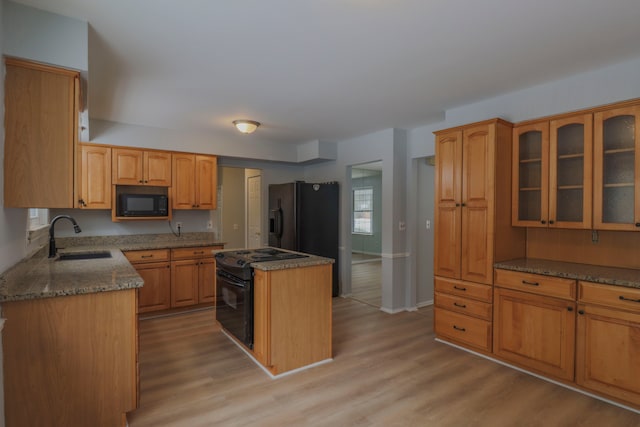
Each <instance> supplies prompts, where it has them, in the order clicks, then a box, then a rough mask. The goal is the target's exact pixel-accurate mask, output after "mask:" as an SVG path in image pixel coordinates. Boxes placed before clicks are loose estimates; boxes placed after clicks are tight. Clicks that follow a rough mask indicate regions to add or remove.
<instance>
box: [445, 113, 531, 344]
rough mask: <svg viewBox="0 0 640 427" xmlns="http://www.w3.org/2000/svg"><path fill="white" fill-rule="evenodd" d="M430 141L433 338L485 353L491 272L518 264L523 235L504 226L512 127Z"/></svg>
mask: <svg viewBox="0 0 640 427" xmlns="http://www.w3.org/2000/svg"><path fill="white" fill-rule="evenodd" d="M435 135H436V175H435V193H436V194H435V197H436V201H435V230H436V234H435V262H434V270H435V311H434V313H435V332H436V335H437V336H438V337H439V338H442V339H445V340H448V341H454V342H457V343H459V344H462V345H465V346H469V347H472V348H473V349H475V350H479V351H483V352H487V353H490V352H491V342H492V335H491V334H492V313H493V306H492V303H493V298H492V295H493V292H492V285H493V264H494V262H497V261H504V260H507V259H513V258H522V257H524V256H525V230H523V229H517V228H514V227H512V226H511V155H512V145H511V138H512V124H511V123H508V122H506V121H504V120H500V119H492V120H488V121H484V122H479V123H473V124H470V125H466V126H460V127H456V128H452V129H446V130H443V131H439V132H435Z"/></svg>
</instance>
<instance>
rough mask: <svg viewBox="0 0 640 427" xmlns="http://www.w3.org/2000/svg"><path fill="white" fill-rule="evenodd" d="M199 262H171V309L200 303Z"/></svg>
mask: <svg viewBox="0 0 640 427" xmlns="http://www.w3.org/2000/svg"><path fill="white" fill-rule="evenodd" d="M199 263H200V262H199V261H198V260H181V261H171V307H184V306H188V305H195V304H197V303H198V266H199Z"/></svg>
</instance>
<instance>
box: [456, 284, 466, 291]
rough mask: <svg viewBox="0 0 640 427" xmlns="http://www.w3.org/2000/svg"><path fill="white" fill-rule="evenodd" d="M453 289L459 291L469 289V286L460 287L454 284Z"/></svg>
mask: <svg viewBox="0 0 640 427" xmlns="http://www.w3.org/2000/svg"><path fill="white" fill-rule="evenodd" d="M453 289H457V290H459V291H466V290H467V288H460V287H458V286H456V285H453Z"/></svg>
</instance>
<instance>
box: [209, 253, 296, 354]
mask: <svg viewBox="0 0 640 427" xmlns="http://www.w3.org/2000/svg"><path fill="white" fill-rule="evenodd" d="M307 256H308V255H304V254H299V253H293V252H287V251H283V250H280V249H274V248H259V249H241V250H235V251H223V252H218V253H217V254H216V255H215V258H216V320H217V321H218V322H220V325H222V327H223V328H224V329H225V330H226V331H227V332H229V333H230V334H232V335H233V336H234V337H236V338H237V339H238V340H239V341H240V342H242V343H243V344H244V345H246V346H247V347H248V348H250V349H253V267H252V263H255V262H267V261H279V260H286V259H295V258H304V257H307Z"/></svg>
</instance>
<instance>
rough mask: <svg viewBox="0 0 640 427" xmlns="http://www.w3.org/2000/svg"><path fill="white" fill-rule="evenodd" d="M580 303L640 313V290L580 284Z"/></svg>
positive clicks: (596, 284)
mask: <svg viewBox="0 0 640 427" xmlns="http://www.w3.org/2000/svg"><path fill="white" fill-rule="evenodd" d="M579 289H580V290H579V291H578V292H579V293H578V298H579V301H580V302H584V303H593V304H600V305H606V306H609V307H615V308H622V309H625V310H633V311H638V312H640V289H635V288H627V287H624V286H613V285H601V284H598V283H590V282H579Z"/></svg>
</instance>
